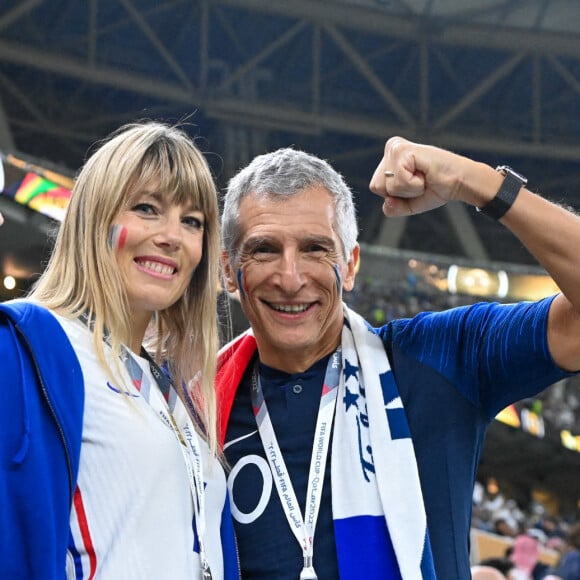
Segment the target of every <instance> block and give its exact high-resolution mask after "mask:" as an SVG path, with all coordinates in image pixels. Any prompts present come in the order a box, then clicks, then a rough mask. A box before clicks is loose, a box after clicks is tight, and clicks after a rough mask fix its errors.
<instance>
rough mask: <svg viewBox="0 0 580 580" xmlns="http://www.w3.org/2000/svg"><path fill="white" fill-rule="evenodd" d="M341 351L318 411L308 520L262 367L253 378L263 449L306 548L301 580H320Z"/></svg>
mask: <svg viewBox="0 0 580 580" xmlns="http://www.w3.org/2000/svg"><path fill="white" fill-rule="evenodd" d="M340 369H341V347H340V346H339V347H338V349H337V350H336V351H335V352H334V353H333V354H332V355H331V356H330V358H329V360H328V365H327V367H326V374H325V376H324V385H323V387H322V395H321V397H320V405H319V407H318V417H317V419H316V429H315V432H314V444H313V449H312V457H311V459H310V470H309V473H308V489H307V492H306V506H305V513H304V517H303V516H302V514H301V513H300V506H299V504H298V501H297V499H296V493H295V492H294V487H293V485H292V482H291V481H290V477H289V474H288V470H287V469H286V463H285V461H284V457H283V456H282V452H281V451H280V446H279V445H278V439H277V438H276V434H275V433H274V426H273V425H272V420H271V418H270V414H269V412H268V407H267V406H266V400H265V399H264V393H263V390H262V385H261V382H260V373H259V372H258V363H256V366H255V368H254V372H253V374H252V407H253V409H254V416H255V418H256V423H257V425H258V432H259V433H260V438H261V439H262V445H263V446H264V451H265V452H266V457H267V459H268V463H269V464H270V470H271V472H272V477H273V479H274V483H275V484H276V490H277V491H278V497H279V498H280V502H281V503H282V509H283V510H284V514H285V516H286V519H287V521H288V525H289V526H290V529H291V530H292V533H293V534H294V536H295V537H296V539H297V540H298V543H299V544H300V546H301V548H302V554H303V557H304V566H303V568H302V572H301V573H300V579H301V580H316V579H317V578H318V576H317V575H316V572H315V571H314V566H313V555H314V532H315V529H316V521H317V519H318V512H319V509H320V502H321V499H322V486H323V484H324V472H325V470H326V458H327V455H328V447H329V442H330V433H331V430H332V421H333V418H334V410H335V408H336V397H337V391H338V389H337V387H338V383H339V380H340Z"/></svg>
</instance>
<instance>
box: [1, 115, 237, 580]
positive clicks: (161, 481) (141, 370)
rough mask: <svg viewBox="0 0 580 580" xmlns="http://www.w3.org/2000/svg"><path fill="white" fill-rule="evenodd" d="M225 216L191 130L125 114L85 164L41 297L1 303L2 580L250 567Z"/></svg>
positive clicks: (191, 574)
mask: <svg viewBox="0 0 580 580" xmlns="http://www.w3.org/2000/svg"><path fill="white" fill-rule="evenodd" d="M218 224H219V220H218V203H217V195H216V190H215V186H214V183H213V179H212V176H211V172H210V169H209V167H208V165H207V162H206V161H205V159H204V157H203V155H202V154H201V152H200V151H199V150H198V149H197V147H196V146H195V144H194V143H193V142H192V141H191V139H190V138H189V137H188V136H187V135H186V133H185V132H183V131H182V130H181V129H180V128H178V127H170V126H166V125H164V124H162V123H156V122H147V123H141V124H134V125H129V126H126V127H124V128H122V129H121V130H120V131H119V132H117V133H116V134H114V135H112V136H111V138H110V139H108V140H107V141H105V142H104V143H103V144H102V145H101V146H100V147H99V148H98V150H97V151H96V152H95V153H94V154H93V155H92V156H91V157H90V158H89V159H88V161H87V162H86V164H85V165H84V167H83V169H82V170H81V172H80V174H79V176H78V178H77V180H76V184H75V186H74V190H73V194H72V198H71V202H70V205H69V207H68V210H67V213H66V217H65V219H64V221H63V223H62V225H61V227H60V230H59V233H58V238H57V240H56V245H55V248H54V251H53V254H52V257H51V260H50V262H49V264H48V266H47V268H46V269H45V271H44V273H43V275H42V277H41V278H40V279H39V281H38V283H37V285H36V287H35V288H34V289H33V291H32V293H31V295H30V297H29V299H26V300H20V301H13V302H7V303H3V304H0V361H2V389H0V391H1V394H0V402H1V404H0V442H1V443H0V506H2V507H1V508H0V511H1V517H0V538H2V541H1V542H0V578H3V579H8V578H26V579H27V580H53V579H54V580H55V579H59V580H61V579H62V578H65V577H66V578H81V577H82V578H93V577H94V578H114V579H121V578H122V579H124V580H130V579H134V580H137V579H139V580H142V579H145V578H156V579H157V578H170V579H171V580H178V579H183V580H185V579H189V578H201V577H203V578H207V577H208V576H207V573H209V569H211V572H212V573H213V575H214V576H213V577H214V578H223V577H226V578H238V571H237V557H236V553H235V542H234V537H233V526H232V523H231V519H230V518H229V506H228V502H227V498H226V497H227V496H226V479H225V474H224V471H223V469H222V467H221V465H220V462H219V460H218V456H217V454H216V449H217V443H216V412H215V391H214V384H213V382H214V381H213V379H214V374H215V372H214V371H215V362H216V352H217V345H218V330H217V324H216V294H217V289H218V263H219V225H218ZM144 345H147V346H148V347H149V350H145V347H144ZM162 361H164V362H167V361H168V363H169V364H168V367H167V370H168V372H169V375H170V376H172V377H174V378H175V383H174V385H172V384H171V382H170V380H169V378H168V376H167V375H166V374H165V372H164V371H162V370H160V368H159V366H158V364H161V363H162ZM200 370H201V376H199V377H196V374H197V373H198V372H199V371H200ZM220 527H222V529H221V530H220ZM202 573H203V576H202Z"/></svg>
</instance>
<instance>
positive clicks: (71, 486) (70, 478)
mask: <svg viewBox="0 0 580 580" xmlns="http://www.w3.org/2000/svg"><path fill="white" fill-rule="evenodd" d="M16 330H17V331H18V334H19V335H20V336H21V337H22V339H23V341H24V343H25V344H26V346H27V347H28V351H29V352H30V355H31V358H32V362H33V364H34V370H35V371H36V377H37V378H38V383H39V385H40V390H41V392H42V394H43V397H44V400H45V401H46V404H47V405H48V408H49V409H50V413H51V415H52V418H53V419H54V422H55V424H56V427H57V430H58V433H59V435H60V438H61V440H62V446H63V448H64V454H65V458H66V466H67V470H68V481H69V494H70V505H72V501H73V495H74V481H73V470H72V464H71V463H72V462H71V458H70V452H69V448H68V445H67V442H66V437H65V435H64V431H63V428H62V425H61V424H60V421H59V420H58V417H57V414H56V411H55V410H54V406H53V404H52V401H51V400H50V396H49V394H48V389H47V388H46V385H45V384H44V381H43V380H42V375H41V374H40V369H39V368H38V362H37V360H36V357H35V356H34V352H33V350H32V348H31V346H30V343H29V342H28V339H27V338H26V336H25V335H24V334H23V333H22V332H21V330H20V329H19V328H18V326H16Z"/></svg>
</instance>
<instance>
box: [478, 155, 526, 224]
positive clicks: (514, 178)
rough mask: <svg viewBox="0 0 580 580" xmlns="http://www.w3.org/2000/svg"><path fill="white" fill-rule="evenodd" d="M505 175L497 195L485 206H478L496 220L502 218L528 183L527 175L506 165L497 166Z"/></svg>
mask: <svg viewBox="0 0 580 580" xmlns="http://www.w3.org/2000/svg"><path fill="white" fill-rule="evenodd" d="M496 170H497V171H499V172H500V173H501V174H502V175H503V176H504V178H503V182H502V184H501V186H500V188H499V190H498V192H497V193H496V194H495V197H494V198H493V199H492V200H491V201H489V202H488V203H487V204H485V205H484V206H483V207H478V208H476V209H477V211H478V212H480V213H482V214H483V215H486V216H487V217H489V218H492V219H494V220H499V219H500V218H502V217H503V216H504V215H505V214H506V212H507V211H508V210H509V209H510V207H511V206H512V205H513V204H514V201H515V200H516V197H517V196H518V194H519V192H520V190H521V188H522V187H523V186H524V185H525V184H526V183H527V180H526V179H525V177H522V176H521V175H519V174H518V173H516V172H515V171H514V170H513V169H511V168H510V167H506V166H499V167H497V168H496Z"/></svg>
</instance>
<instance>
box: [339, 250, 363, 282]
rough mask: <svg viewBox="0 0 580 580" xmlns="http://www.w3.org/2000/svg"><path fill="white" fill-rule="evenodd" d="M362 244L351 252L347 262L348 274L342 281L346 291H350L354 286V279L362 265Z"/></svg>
mask: <svg viewBox="0 0 580 580" xmlns="http://www.w3.org/2000/svg"><path fill="white" fill-rule="evenodd" d="M359 260H360V246H359V245H358V244H357V245H356V246H355V247H354V249H353V251H352V252H351V254H350V258H349V260H348V262H347V264H346V274H345V276H344V280H343V281H342V288H343V290H345V291H346V292H350V291H351V290H352V289H353V288H354V281H355V278H356V275H357V273H358V269H359V266H360V262H359Z"/></svg>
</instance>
